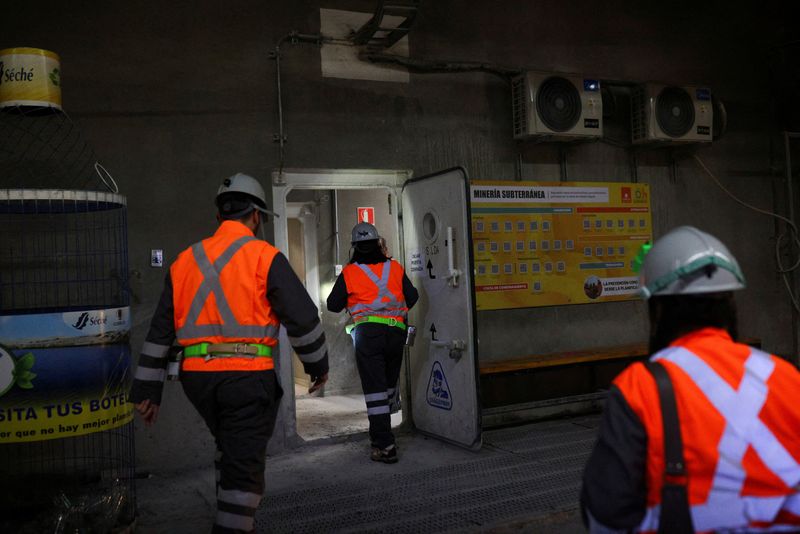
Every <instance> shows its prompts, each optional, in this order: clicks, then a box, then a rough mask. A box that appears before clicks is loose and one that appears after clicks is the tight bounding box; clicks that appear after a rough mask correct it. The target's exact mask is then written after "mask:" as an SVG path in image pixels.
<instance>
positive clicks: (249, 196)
mask: <svg viewBox="0 0 800 534" xmlns="http://www.w3.org/2000/svg"><path fill="white" fill-rule="evenodd" d="M215 203H216V206H217V220H218V222H219V228H218V229H217V231H216V233H215V234H214V235H213V236H212V237H209V238H208V239H204V240H203V241H200V242H198V243H195V244H194V245H192V246H191V247H189V248H187V249H186V250H184V251H183V252H182V253H181V254H179V255H178V258H177V259H176V260H175V262H174V263H173V264H172V266H171V267H170V270H169V273H168V275H167V278H166V281H165V284H164V291H163V293H162V295H161V299H160V301H159V305H158V308H157V309H156V312H155V314H154V315H153V319H152V323H151V326H150V331H149V333H148V334H147V338H146V341H145V343H144V346H143V347H142V351H141V356H140V358H139V365H138V368H137V370H136V374H135V377H134V378H135V379H134V384H133V390H132V391H131V401H132V402H134V403H135V404H136V409H137V410H138V411H139V413H140V414H141V415H142V418H143V420H144V421H145V423H146V424H148V425H150V424H152V423H154V422H155V421H156V418H157V417H158V411H159V406H160V404H161V391H162V386H163V382H164V378H165V375H166V367H167V354H168V352H169V349H170V346H171V345H172V344H173V342H175V341H177V343H178V344H179V345H180V346H181V348H182V356H183V359H182V363H181V368H180V379H181V383H182V385H183V389H184V392H185V393H186V395H187V397H188V398H189V400H190V401H191V402H192V404H193V405H194V406H195V408H196V409H197V411H198V412H199V413H200V415H201V416H202V417H203V419H204V420H205V422H206V424H207V425H208V428H209V430H210V431H211V433H212V435H213V436H214V440H215V442H216V444H217V456H216V461H215V464H216V467H217V516H216V521H215V524H214V530H213V531H214V532H252V531H253V528H254V524H253V518H254V516H255V512H256V509H257V507H258V504H259V502H260V500H261V496H262V495H263V493H264V461H265V456H266V449H267V441H268V440H269V438H270V436H271V434H272V429H273V427H274V425H275V419H276V416H277V412H278V403H279V401H280V397H281V395H282V390H281V387H280V385H279V383H278V379H277V376H276V373H275V365H274V362H273V357H275V356H276V353H274V352H273V351H276V348H277V343H278V331H279V327H280V324H283V325H284V326H285V327H286V331H287V333H288V334H289V341H290V342H291V344H292V348H293V349H294V351H295V353H297V355H298V356H299V358H300V361H301V362H303V366H304V368H305V372H306V373H307V374H309V375H311V379H312V382H313V385H312V387H311V388H310V390H309V391H316V390H318V389H319V388H321V387H322V385H323V384H324V383H325V381H326V380H327V378H328V354H327V349H326V343H325V333H324V331H323V329H322V325H321V323H320V320H319V313H318V310H317V307H316V305H315V304H314V303H313V302H312V300H311V298H310V297H309V296H308V293H307V292H306V290H305V287H304V286H303V284H302V282H301V281H300V280H299V279H298V278H297V275H295V273H294V271H293V270H292V268H291V266H290V265H289V262H288V260H287V259H286V257H285V256H284V255H283V254H282V253H281V252H280V251H279V250H278V249H276V248H275V247H273V246H272V245H271V244H269V243H267V242H266V241H263V240H260V239H257V238H256V237H255V235H256V234H257V232H258V229H259V227H261V226H262V225H263V223H264V222H265V221H266V217H267V216H268V215H270V214H272V212H271V211H270V210H268V209H267V202H266V198H265V195H264V189H263V188H262V187H261V184H259V183H258V181H257V180H256V179H254V178H253V177H251V176H248V175H246V174H241V173H239V174H235V175H233V176H231V177H229V178H226V179H225V180H224V181H223V183H222V185H221V186H220V187H219V189H218V191H217V196H216V199H215ZM212 297H213V298H212Z"/></svg>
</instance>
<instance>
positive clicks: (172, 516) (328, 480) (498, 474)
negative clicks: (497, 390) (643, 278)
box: [136, 416, 598, 533]
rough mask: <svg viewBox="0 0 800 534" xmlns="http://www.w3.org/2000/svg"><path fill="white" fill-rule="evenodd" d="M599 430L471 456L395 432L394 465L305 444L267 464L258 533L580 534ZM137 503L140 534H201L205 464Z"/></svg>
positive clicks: (335, 443)
mask: <svg viewBox="0 0 800 534" xmlns="http://www.w3.org/2000/svg"><path fill="white" fill-rule="evenodd" d="M597 423H598V418H597V417H595V416H583V417H577V418H572V419H565V420H558V421H548V422H543V423H536V424H529V425H524V426H518V427H513V428H506V429H498V430H491V431H487V432H484V445H483V448H482V449H481V450H480V451H478V452H469V451H466V450H463V449H461V448H458V447H455V446H452V445H449V444H446V443H443V442H441V441H439V440H436V439H433V438H429V437H426V436H424V435H421V434H418V433H412V432H400V433H398V448H399V451H400V462H399V463H397V464H394V465H385V464H379V463H375V462H371V461H370V460H369V457H368V455H369V440H368V438H367V436H366V434H364V433H360V434H353V435H350V436H346V437H340V438H330V439H326V440H318V441H316V442H311V443H307V444H306V445H304V446H302V447H300V448H298V449H296V450H294V451H292V452H289V453H284V454H281V455H279V456H276V457H271V458H268V461H267V470H266V475H265V476H266V485H267V489H266V494H265V496H264V500H263V501H262V504H261V507H260V509H259V512H258V514H257V516H256V521H257V525H258V531H259V532H292V533H295V532H296V533H301V532H314V533H326V532H494V533H510V532H559V533H574V532H584V529H583V526H582V524H581V522H580V519H579V514H578V501H577V496H578V491H579V488H580V473H581V471H582V468H583V464H584V462H585V460H586V457H587V456H588V453H589V450H590V448H591V445H592V443H593V441H594V435H595V433H596V428H597ZM209 457H211V452H209ZM138 501H139V517H138V520H137V528H136V531H137V532H139V533H167V532H169V533H194V532H205V531H208V530H209V529H210V526H211V524H212V523H213V517H214V474H213V469H212V467H211V466H210V465H209V466H208V467H206V468H203V469H199V470H195V471H186V472H176V473H159V474H153V475H152V476H151V477H150V478H148V479H145V480H140V481H139V483H138Z"/></svg>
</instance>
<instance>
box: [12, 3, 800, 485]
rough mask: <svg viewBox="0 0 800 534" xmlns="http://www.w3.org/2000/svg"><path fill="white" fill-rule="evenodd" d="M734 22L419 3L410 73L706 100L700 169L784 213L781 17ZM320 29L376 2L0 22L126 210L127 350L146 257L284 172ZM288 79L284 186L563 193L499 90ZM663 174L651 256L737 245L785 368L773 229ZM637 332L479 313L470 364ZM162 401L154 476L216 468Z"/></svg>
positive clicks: (143, 437) (623, 175)
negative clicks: (225, 191)
mask: <svg viewBox="0 0 800 534" xmlns="http://www.w3.org/2000/svg"><path fill="white" fill-rule="evenodd" d="M728 5H729V4H728V3H725V2H708V3H704V4H702V3H701V4H697V3H679V4H676V3H655V4H654V3H651V2H636V1H633V0H617V1H610V2H602V3H597V2H591V3H588V2H586V3H584V2H535V3H532V2H528V1H524V0H517V1H504V2H492V3H487V2H478V1H472V0H469V1H466V0H461V1H455V0H437V1H423V2H422V6H421V9H420V15H419V17H418V20H417V23H416V24H415V26H414V29H413V31H412V33H411V36H410V51H411V56H412V57H414V58H419V59H451V60H470V61H483V62H489V63H497V64H502V65H505V66H509V67H515V68H536V69H553V70H559V71H575V72H586V73H591V74H592V75H594V76H597V77H600V78H607V79H618V80H639V81H643V80H650V79H653V80H664V81H667V82H675V83H689V82H700V83H705V84H708V85H709V86H710V87H712V88H713V89H714V91H715V93H716V94H717V95H718V96H719V97H720V98H722V99H723V100H725V102H726V104H727V106H728V112H729V119H730V120H729V131H728V134H727V136H726V137H725V138H724V139H722V140H721V141H720V142H718V143H714V145H713V146H711V147H708V148H705V149H703V150H702V151H701V152H700V154H701V156H702V158H703V159H704V160H705V161H706V162H707V164H708V165H709V166H710V167H711V168H713V169H716V170H717V171H718V174H719V176H720V178H721V179H722V181H723V182H724V183H725V184H726V186H727V187H729V188H730V189H731V191H733V192H734V193H736V194H737V195H740V196H741V197H742V198H744V199H746V200H747V201H748V202H750V203H752V204H754V205H757V206H760V207H762V208H766V209H780V210H785V209H786V205H785V203H786V198H785V195H784V194H783V193H782V191H783V188H784V186H785V184H784V183H783V181H782V177H781V176H780V160H781V158H782V151H781V149H780V145H776V140H777V130H776V129H775V128H774V127H773V122H772V118H773V109H771V107H770V103H771V102H772V93H771V86H770V79H771V75H770V74H771V73H770V72H769V70H768V67H769V65H770V60H769V59H770V55H769V54H770V50H772V47H773V46H774V45H777V44H779V43H780V42H782V39H786V38H787V36H786V35H785V32H784V30H783V28H782V24H783V21H784V20H787V17H786V15H788V12H787V13H780V12H770V11H768V10H767V8H765V7H763V4H761V3H755V2H745V3H742V4H737V8H736V9H735V10H734V9H732V8H729V7H728ZM320 7H325V8H336V9H350V10H358V11H365V12H369V11H371V10H372V9H373V7H374V2H372V1H366V0H364V1H356V0H352V1H344V0H342V1H334V0H329V1H322V2H314V1H310V0H305V1H302V0H301V1H295V2H280V3H278V2H270V3H266V2H260V1H256V0H231V1H229V2H225V3H221V2H210V1H206V2H199V1H198V2H155V1H152V0H145V1H142V2H135V3H131V2H129V3H125V4H121V3H114V2H99V1H87V2H80V3H75V2H54V1H47V0H45V1H42V2H29V3H17V5H16V6H15V8H14V10H13V11H11V12H8V13H6V19H7V20H6V21H5V22H6V23H5V24H4V29H3V34H2V38H1V39H2V46H3V47H6V46H34V47H42V48H48V49H51V50H54V51H56V52H58V53H59V54H60V55H61V59H62V71H63V96H64V107H65V109H66V110H67V112H69V113H70V115H71V116H72V117H73V118H74V119H75V120H76V121H78V122H79V124H80V125H81V127H82V128H83V130H84V133H85V135H86V136H87V138H88V139H89V141H90V142H91V143H92V144H93V146H94V148H95V150H96V152H97V153H98V154H99V155H100V158H101V160H102V162H103V163H104V164H105V165H106V167H107V168H108V169H109V170H110V171H111V172H112V174H113V175H114V177H115V178H116V180H117V182H118V183H119V185H120V189H121V192H122V193H124V194H125V195H127V197H128V200H129V223H130V233H129V236H130V241H129V244H130V267H131V284H132V290H133V313H134V333H133V344H134V346H138V345H139V344H140V343H141V341H142V339H143V337H144V334H145V332H146V329H147V325H148V321H149V316H150V313H151V312H152V310H153V308H154V306H155V304H156V301H157V298H158V295H159V292H160V288H161V283H162V280H163V276H164V272H163V270H161V269H152V268H150V267H149V250H150V249H151V248H162V249H164V251H165V261H167V262H169V261H171V260H172V259H173V258H174V257H175V255H176V254H177V253H178V252H179V251H180V250H181V249H183V248H184V247H186V246H187V245H188V244H189V243H191V242H193V241H195V240H197V239H199V238H202V237H204V236H206V235H207V234H209V233H211V232H213V230H214V227H215V221H214V207H213V204H212V198H213V194H214V192H215V190H216V187H217V185H218V183H219V181H220V179H221V178H222V177H224V176H227V175H230V174H232V173H234V172H236V171H242V172H246V173H250V174H252V175H254V176H257V177H259V178H260V179H262V180H263V183H264V184H265V185H268V180H269V173H270V171H271V169H273V168H275V167H277V166H278V158H277V153H276V148H275V146H274V145H273V143H272V135H273V133H275V132H277V130H278V126H277V111H276V106H275V84H274V76H275V63H274V61H272V60H270V59H269V57H268V53H269V51H270V50H271V49H272V48H273V47H274V45H275V43H276V42H277V41H278V39H279V38H280V37H281V36H283V35H285V34H286V33H287V32H288V31H290V30H292V29H298V30H300V31H302V32H306V33H312V32H316V31H318V29H319V24H320V22H319V8H320ZM786 9H787V10H788V8H786ZM787 64H788V65H792V63H787ZM793 64H794V65H795V68H796V65H797V63H796V62H795V63H793ZM282 66H283V84H284V85H283V92H284V104H285V108H284V118H285V124H286V134H287V136H288V145H287V149H286V161H285V163H286V166H287V167H295V168H312V167H317V168H395V169H413V171H414V173H415V175H417V176H419V175H422V174H426V173H429V172H433V171H436V170H440V169H443V168H447V167H451V166H454V165H462V166H464V167H465V168H466V170H467V171H468V173H469V175H470V177H471V178H474V179H506V180H512V179H514V178H515V177H516V176H517V174H518V172H517V162H518V161H519V160H520V159H521V162H522V165H521V168H520V169H519V175H520V176H521V177H522V178H523V179H526V180H534V179H535V180H557V179H558V178H559V176H560V168H559V165H558V151H557V149H556V148H555V147H553V146H551V145H532V144H529V143H528V144H526V143H521V144H520V143H516V142H514V141H513V140H512V138H511V113H510V98H509V89H508V86H507V85H506V83H505V82H504V81H503V80H501V79H500V78H498V77H494V76H491V75H487V74H481V73H470V74H427V75H426V74H412V75H411V81H410V83H408V84H402V83H386V82H370V81H354V80H344V79H330V78H322V77H321V74H320V51H319V49H317V48H316V47H314V46H299V45H298V46H291V45H287V46H285V48H284V52H283V61H282ZM795 79H796V77H795ZM675 157H676V158H677V163H676V166H675V170H674V172H671V166H670V154H669V153H668V152H665V151H657V152H649V153H641V154H639V157H638V165H637V168H636V171H637V172H636V174H637V175H638V179H639V180H640V181H642V182H646V183H649V184H650V186H651V191H652V205H653V212H654V213H653V223H654V227H655V233H656V235H660V234H662V233H664V231H666V230H667V229H669V228H671V227H673V226H675V225H678V224H694V225H697V226H699V227H701V228H704V229H706V230H707V231H710V232H712V233H714V234H716V235H717V236H718V237H720V238H721V239H722V240H723V241H725V242H727V243H728V244H729V245H730V247H731V249H732V251H733V253H734V254H735V255H736V256H737V257H738V258H739V260H740V262H741V264H742V267H743V269H744V271H745V273H746V275H747V276H748V279H749V282H750V287H749V289H748V290H747V291H746V292H744V293H742V294H741V298H740V299H739V304H740V310H741V321H742V327H741V330H742V333H743V334H746V335H750V336H758V337H760V338H762V339H763V342H764V346H765V347H766V348H767V349H769V350H772V351H777V352H781V353H788V352H790V351H791V350H792V331H791V322H790V318H791V310H790V306H789V301H788V298H787V296H786V292H785V290H784V289H783V287H782V282H781V280H780V278H779V276H778V275H776V273H775V260H774V256H775V253H774V245H775V239H774V238H775V225H774V224H773V221H772V220H771V219H770V218H768V217H765V216H763V215H759V214H755V213H753V212H751V211H748V210H745V209H743V208H741V207H740V206H739V205H737V204H736V203H734V202H733V201H732V200H731V199H729V198H728V197H726V196H725V195H724V194H723V193H722V192H721V191H720V190H719V189H718V188H717V187H716V186H715V185H714V184H713V183H712V182H711V181H710V180H709V179H708V178H707V177H705V176H704V175H703V174H702V173H701V172H700V170H699V169H698V167H697V165H696V164H694V163H693V162H692V160H690V159H687V158H686V157H684V156H682V155H681V154H676V155H675ZM566 158H567V175H568V177H569V178H570V179H572V180H608V181H614V180H620V181H628V180H630V178H631V176H632V174H633V173H632V168H631V166H630V165H629V162H630V152H629V151H626V150H625V149H623V148H618V147H615V146H611V145H609V144H601V143H594V144H585V145H576V146H573V147H569V148H568V149H567V152H566ZM13 185H14V186H17V185H19V184H13ZM98 186H99V182H98ZM266 189H267V190H269V188H266ZM645 327H646V320H645V309H644V307H643V306H642V305H641V304H639V303H612V304H594V305H585V306H570V307H557V308H541V309H529V310H515V311H497V312H486V313H482V314H481V315H480V317H479V333H480V338H481V357H482V358H487V359H499V358H509V357H513V356H515V355H522V354H526V353H529V352H531V350H535V351H536V352H548V351H555V350H566V349H580V348H583V347H590V346H597V345H601V344H614V343H626V342H633V341H640V340H643V339H644V338H645ZM531 333H532V334H531ZM334 372H335V371H334ZM167 389H168V391H167V394H166V397H165V405H164V409H163V410H162V420H161V421H160V422H159V424H158V425H157V426H156V427H155V429H154V430H148V431H142V432H139V433H138V447H139V448H138V451H139V454H138V456H139V462H140V464H141V466H142V467H143V468H144V469H157V470H164V469H168V468H180V467H185V466H189V465H195V464H197V463H205V462H206V461H208V460H209V458H210V454H211V453H212V448H211V447H210V446H209V444H208V438H207V433H206V432H205V430H202V429H201V427H202V423H201V422H200V421H199V419H198V418H197V417H196V416H195V415H194V412H193V410H191V408H190V407H189V406H188V405H187V403H186V401H185V400H184V399H183V397H182V394H181V392H180V391H178V390H179V387H177V386H174V385H169V386H168V387H167ZM187 436H189V438H187Z"/></svg>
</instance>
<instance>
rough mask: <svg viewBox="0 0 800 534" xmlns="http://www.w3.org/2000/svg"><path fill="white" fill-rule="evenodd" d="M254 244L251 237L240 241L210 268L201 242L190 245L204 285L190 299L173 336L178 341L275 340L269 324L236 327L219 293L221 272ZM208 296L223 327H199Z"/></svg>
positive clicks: (223, 293) (228, 306) (216, 325)
mask: <svg viewBox="0 0 800 534" xmlns="http://www.w3.org/2000/svg"><path fill="white" fill-rule="evenodd" d="M253 240H255V237H253V236H242V237H240V238H239V239H237V240H236V241H234V242H233V243H231V244H230V245H229V246H228V248H227V249H225V252H223V253H222V254H220V256H219V257H218V258H217V259H216V261H215V262H214V263H213V265H212V264H211V261H210V260H209V259H208V256H207V255H206V251H205V249H204V248H203V243H202V242H200V243H195V244H194V245H192V255H194V260H195V262H196V263H197V267H198V269H200V273H201V274H202V275H203V282H202V283H201V284H200V287H198V288H197V292H196V293H195V295H194V298H193V299H192V304H191V306H190V307H189V313H188V315H187V316H186V321H185V323H184V324H183V326H182V327H181V328H179V329H178V331H177V332H176V336H177V338H178V339H179V340H180V339H196V338H209V337H225V338H254V339H261V338H265V337H271V338H277V337H278V325H273V324H269V325H265V326H259V325H243V324H239V322H238V321H237V320H236V317H235V316H234V315H233V312H232V311H231V307H230V305H229V304H228V301H227V298H226V297H225V292H224V291H223V290H222V285H221V284H220V282H219V273H220V272H222V269H224V268H225V266H226V265H227V264H228V262H230V261H231V258H233V255H234V254H236V253H237V252H238V251H239V249H240V248H242V247H243V246H244V245H245V244H247V243H249V242H250V241H253ZM211 293H213V294H214V299H215V301H216V303H217V310H218V311H219V314H220V317H221V319H222V324H203V325H198V324H197V319H198V318H199V317H200V313H201V312H202V311H203V306H204V305H205V303H206V300H208V297H209V295H210V294H211Z"/></svg>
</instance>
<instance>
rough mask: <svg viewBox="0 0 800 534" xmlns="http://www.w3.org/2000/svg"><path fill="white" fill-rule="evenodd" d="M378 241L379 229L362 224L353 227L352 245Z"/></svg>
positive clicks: (368, 224)
mask: <svg viewBox="0 0 800 534" xmlns="http://www.w3.org/2000/svg"><path fill="white" fill-rule="evenodd" d="M373 239H378V229H377V228H375V227H374V226H372V225H371V224H370V223H365V222H360V223H358V224H357V225H355V226H354V227H353V233H352V239H351V240H350V242H351V243H359V242H361V241H371V240H373Z"/></svg>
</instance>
